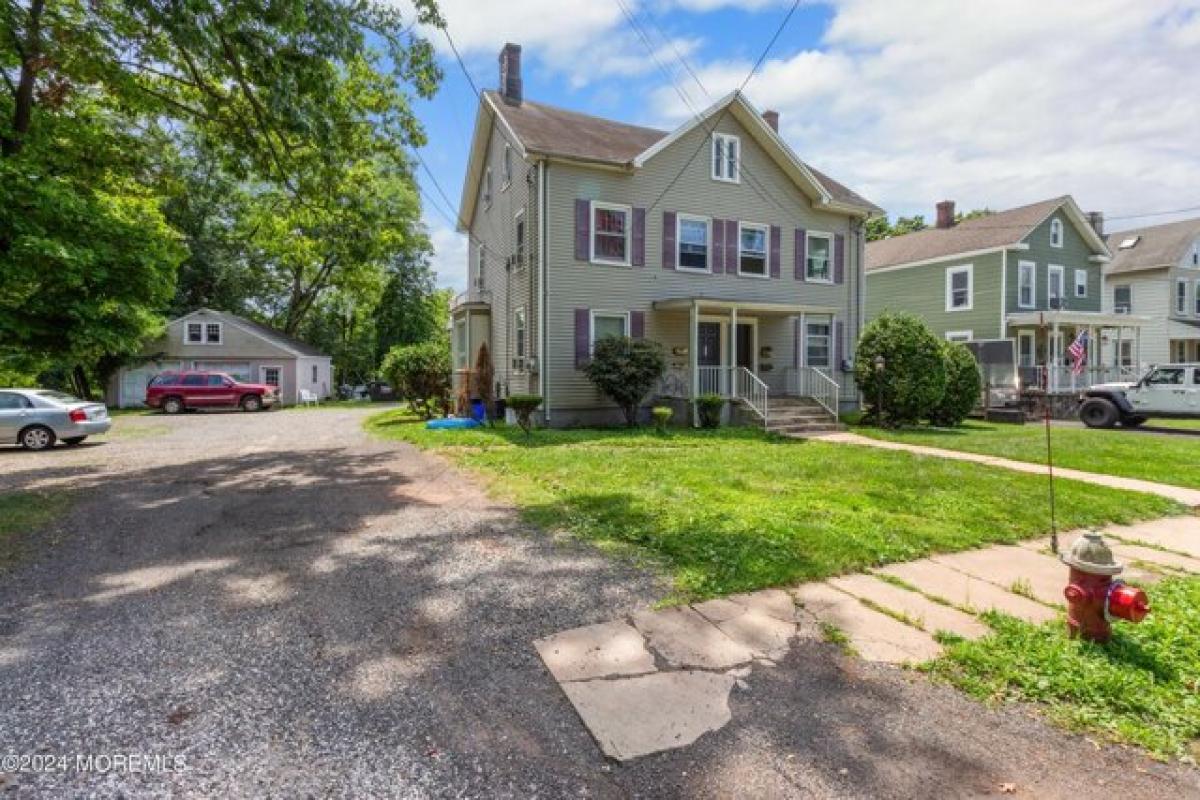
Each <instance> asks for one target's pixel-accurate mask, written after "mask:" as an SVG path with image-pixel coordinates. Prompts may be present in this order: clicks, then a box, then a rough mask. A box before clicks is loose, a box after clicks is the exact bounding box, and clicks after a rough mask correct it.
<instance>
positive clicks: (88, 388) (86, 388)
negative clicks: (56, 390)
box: [71, 364, 92, 400]
mask: <svg viewBox="0 0 1200 800" xmlns="http://www.w3.org/2000/svg"><path fill="white" fill-rule="evenodd" d="M71 382H72V383H74V384H75V393H76V394H78V395H79V399H81V400H91V399H92V385H91V383H90V382H89V381H88V376H87V370H85V369H84V368H83V365H82V364H76V365H75V368H74V369H73V370H71Z"/></svg>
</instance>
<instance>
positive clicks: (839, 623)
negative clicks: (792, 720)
mask: <svg viewBox="0 0 1200 800" xmlns="http://www.w3.org/2000/svg"><path fill="white" fill-rule="evenodd" d="M792 594H793V596H794V597H795V598H796V600H797V602H799V603H800V604H801V606H802V607H803V611H804V612H805V613H807V614H811V615H812V617H813V618H814V619H815V620H816V621H817V622H819V623H823V624H826V625H831V626H833V627H834V628H836V629H837V630H839V631H841V632H842V633H843V634H844V635H845V636H846V638H847V639H848V640H849V642H850V646H851V647H853V648H854V651H855V652H856V653H858V655H860V656H862V657H863V658H865V659H866V660H867V661H882V662H885V663H888V664H904V663H918V662H922V661H929V660H930V659H934V658H937V657H938V656H939V655H941V652H942V648H941V645H939V644H938V643H937V642H935V641H934V640H933V637H932V636H930V635H929V634H928V633H925V632H924V631H922V630H918V629H917V628H914V627H912V626H911V625H905V624H904V623H903V622H900V621H899V620H896V619H893V618H892V617H889V616H888V615H887V614H883V613H880V612H879V611H875V610H874V609H872V608H868V607H866V606H865V605H863V604H862V603H861V602H859V600H858V599H857V598H854V597H851V596H850V595H848V594H846V593H845V592H841V591H838V590H837V589H835V588H833V587H832V586H830V585H829V584H828V583H806V584H804V585H803V586H800V587H798V588H796V589H794V590H793V592H792Z"/></svg>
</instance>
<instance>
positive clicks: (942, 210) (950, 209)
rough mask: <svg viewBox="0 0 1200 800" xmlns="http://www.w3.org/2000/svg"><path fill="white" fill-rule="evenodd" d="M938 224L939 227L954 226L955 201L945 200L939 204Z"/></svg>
mask: <svg viewBox="0 0 1200 800" xmlns="http://www.w3.org/2000/svg"><path fill="white" fill-rule="evenodd" d="M937 226H938V227H939V228H953V227H954V201H953V200H943V201H942V202H940V203H938V204H937Z"/></svg>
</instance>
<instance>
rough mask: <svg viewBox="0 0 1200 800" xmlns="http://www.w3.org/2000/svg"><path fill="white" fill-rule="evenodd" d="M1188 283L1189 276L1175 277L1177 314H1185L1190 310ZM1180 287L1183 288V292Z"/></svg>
mask: <svg viewBox="0 0 1200 800" xmlns="http://www.w3.org/2000/svg"><path fill="white" fill-rule="evenodd" d="M1187 285H1188V282H1187V278H1176V279H1175V302H1174V304H1173V305H1174V308H1175V313H1176V314H1180V315H1183V314H1186V313H1187V312H1188V291H1187ZM1180 288H1182V289H1183V291H1182V292H1180V291H1179V289H1180Z"/></svg>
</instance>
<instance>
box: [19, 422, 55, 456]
mask: <svg viewBox="0 0 1200 800" xmlns="http://www.w3.org/2000/svg"><path fill="white" fill-rule="evenodd" d="M20 441H21V446H22V447H24V448H25V449H26V450H45V449H46V448H48V447H53V446H54V431H52V430H50V429H49V428H47V427H46V426H45V425H31V426H29V427H28V428H26V429H25V430H23V431H21V437H20Z"/></svg>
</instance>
